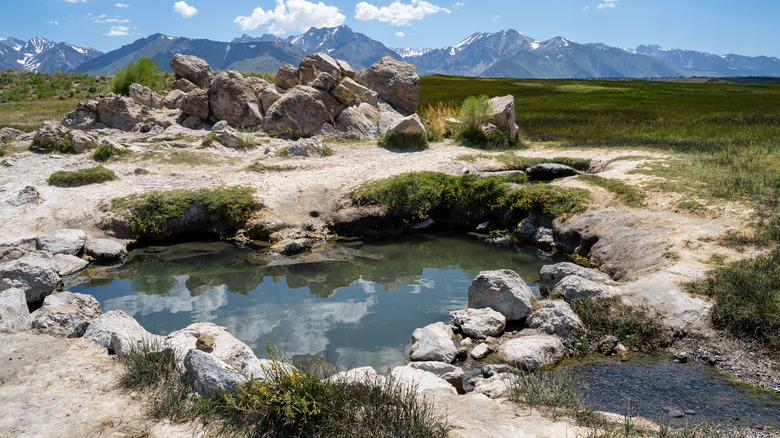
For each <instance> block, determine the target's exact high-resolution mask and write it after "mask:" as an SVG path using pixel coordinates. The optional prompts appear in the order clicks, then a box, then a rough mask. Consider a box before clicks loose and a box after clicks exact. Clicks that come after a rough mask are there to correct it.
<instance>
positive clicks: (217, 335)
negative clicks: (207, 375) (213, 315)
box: [165, 322, 257, 369]
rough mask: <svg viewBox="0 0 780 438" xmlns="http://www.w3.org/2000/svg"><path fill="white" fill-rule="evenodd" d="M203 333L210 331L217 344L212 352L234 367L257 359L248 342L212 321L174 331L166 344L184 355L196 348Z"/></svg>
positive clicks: (179, 355) (178, 354)
mask: <svg viewBox="0 0 780 438" xmlns="http://www.w3.org/2000/svg"><path fill="white" fill-rule="evenodd" d="M202 333H208V334H209V335H211V336H212V337H213V338H214V341H215V342H216V346H215V347H214V351H213V352H212V353H211V354H213V355H214V356H215V357H217V358H218V359H220V360H222V361H224V362H225V363H227V364H228V365H229V366H231V367H233V368H234V369H240V368H241V365H243V364H244V362H246V361H248V360H251V359H257V357H255V353H253V352H252V349H251V348H249V346H247V345H246V344H244V343H243V342H241V341H239V340H238V339H236V338H235V337H234V336H233V335H231V334H230V333H229V332H228V330H227V329H226V328H225V327H220V326H218V325H216V324H213V323H210V322H198V323H195V324H190V325H189V326H187V327H185V328H183V329H181V330H177V331H175V332H172V333H171V334H169V335H168V336H166V338H165V344H166V345H167V346H169V347H171V348H173V350H174V351H175V352H176V353H177V357H184V355H185V354H187V351H189V350H191V349H195V343H196V342H197V340H198V338H199V337H200V335H201V334H202Z"/></svg>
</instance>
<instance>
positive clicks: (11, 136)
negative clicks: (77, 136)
mask: <svg viewBox="0 0 780 438" xmlns="http://www.w3.org/2000/svg"><path fill="white" fill-rule="evenodd" d="M63 125H64V123H63ZM22 134H24V132H22V131H20V130H18V129H14V128H8V127H5V128H0V141H12V140H15V139H16V137H18V136H20V135H22Z"/></svg>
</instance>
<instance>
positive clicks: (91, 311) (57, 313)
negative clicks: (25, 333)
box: [31, 292, 103, 338]
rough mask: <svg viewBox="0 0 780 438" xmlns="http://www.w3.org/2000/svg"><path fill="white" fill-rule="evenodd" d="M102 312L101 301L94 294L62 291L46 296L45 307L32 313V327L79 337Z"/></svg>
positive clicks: (43, 331)
mask: <svg viewBox="0 0 780 438" xmlns="http://www.w3.org/2000/svg"><path fill="white" fill-rule="evenodd" d="M102 313H103V312H102V311H101V310H100V303H98V301H97V300H96V299H95V297H93V296H92V295H85V294H79V293H72V292H60V293H56V294H52V295H49V296H47V297H46V298H44V300H43V307H41V308H40V309H38V310H36V311H35V312H33V313H32V315H31V316H32V328H33V330H36V331H38V332H41V333H47V334H50V335H54V336H62V337H65V338H78V337H81V336H83V335H84V332H85V331H86V330H87V327H88V326H89V324H90V322H92V320H93V319H95V318H97V317H98V316H100V315H101V314H102Z"/></svg>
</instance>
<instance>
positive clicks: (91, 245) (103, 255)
mask: <svg viewBox="0 0 780 438" xmlns="http://www.w3.org/2000/svg"><path fill="white" fill-rule="evenodd" d="M84 253H85V254H86V255H88V256H89V257H92V258H93V259H95V261H97V262H104V263H105V262H115V261H118V260H122V259H123V258H125V257H126V256H127V248H125V245H124V244H122V243H121V242H119V241H116V240H113V239H89V240H87V243H86V244H85V245H84Z"/></svg>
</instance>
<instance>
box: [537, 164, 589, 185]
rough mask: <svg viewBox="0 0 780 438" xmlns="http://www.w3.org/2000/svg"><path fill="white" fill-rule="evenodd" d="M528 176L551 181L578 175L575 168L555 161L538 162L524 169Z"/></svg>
mask: <svg viewBox="0 0 780 438" xmlns="http://www.w3.org/2000/svg"><path fill="white" fill-rule="evenodd" d="M525 173H526V175H528V177H529V178H531V179H535V180H537V181H551V180H554V179H556V178H565V177H567V176H574V175H579V172H578V171H577V169H574V168H572V167H569V166H566V165H563V164H556V163H539V164H535V165H533V166H531V167H529V168H528V169H526V170H525Z"/></svg>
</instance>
